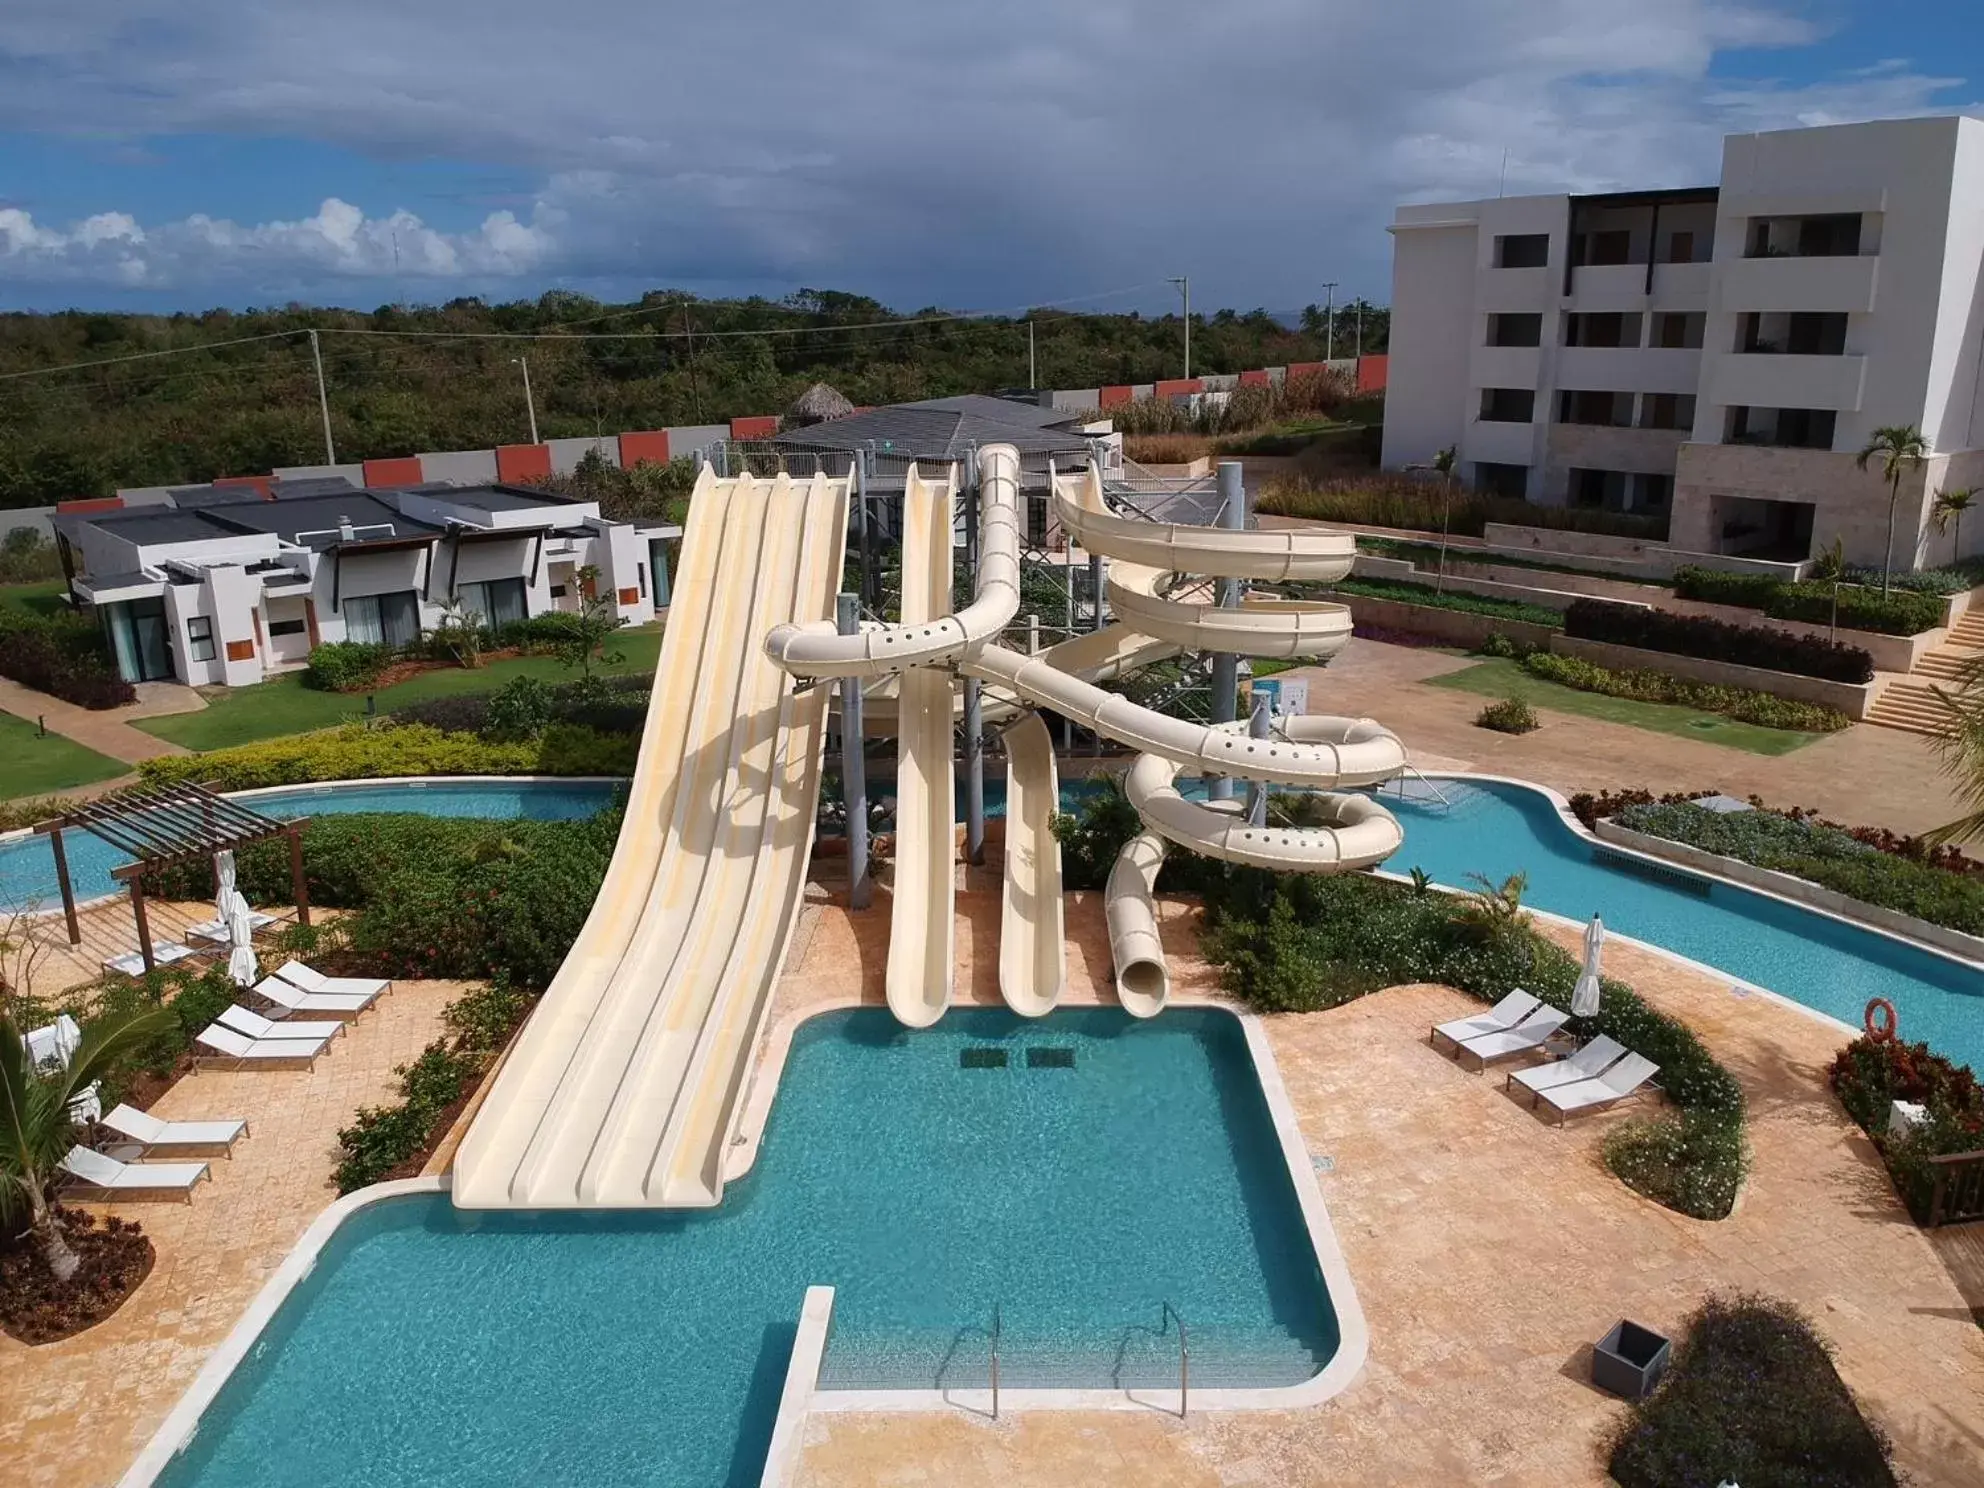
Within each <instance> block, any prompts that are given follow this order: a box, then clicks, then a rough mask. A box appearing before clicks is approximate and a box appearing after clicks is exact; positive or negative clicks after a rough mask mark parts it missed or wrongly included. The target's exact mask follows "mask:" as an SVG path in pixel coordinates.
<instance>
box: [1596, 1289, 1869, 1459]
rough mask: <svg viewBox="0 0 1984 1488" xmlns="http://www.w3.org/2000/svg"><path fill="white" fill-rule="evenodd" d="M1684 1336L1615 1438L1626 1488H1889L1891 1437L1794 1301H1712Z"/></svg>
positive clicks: (1693, 1317) (1697, 1313) (1686, 1324)
mask: <svg viewBox="0 0 1984 1488" xmlns="http://www.w3.org/2000/svg"><path fill="white" fill-rule="evenodd" d="M1681 1333H1682V1337H1681V1342H1680V1344H1679V1346H1678V1347H1677V1348H1676V1349H1675V1351H1674V1357H1673V1361H1672V1363H1671V1365H1670V1367H1669V1368H1668V1371H1667V1377H1666V1379H1665V1380H1663V1381H1662V1383H1661V1386H1660V1388H1659V1389H1658V1390H1657V1391H1655V1392H1654V1394H1653V1395H1652V1397H1651V1398H1649V1399H1647V1400H1644V1401H1641V1402H1639V1403H1638V1404H1636V1405H1634V1407H1633V1409H1632V1413H1631V1414H1630V1415H1629V1416H1628V1417H1627V1418H1626V1419H1625V1421H1624V1422H1622V1423H1621V1424H1620V1426H1619V1429H1618V1434H1617V1435H1616V1436H1615V1437H1614V1438H1613V1440H1612V1449H1611V1460H1610V1462H1609V1463H1608V1464H1607V1469H1608V1471H1609V1472H1610V1473H1611V1476H1612V1479H1613V1480H1614V1481H1615V1482H1617V1483H1619V1484H1620V1485H1621V1488H1713V1485H1715V1484H1718V1483H1740V1484H1741V1485H1742V1488H1894V1484H1895V1475H1894V1470H1893V1468H1892V1467H1890V1466H1889V1462H1888V1458H1889V1454H1890V1452H1891V1450H1892V1449H1891V1448H1890V1446H1889V1443H1888V1440H1887V1438H1886V1437H1885V1436H1884V1435H1883V1434H1882V1433H1881V1431H1880V1430H1879V1429H1878V1428H1877V1427H1875V1426H1874V1425H1872V1424H1871V1423H1869V1422H1868V1421H1867V1420H1866V1418H1865V1417H1863V1416H1862V1415H1861V1414H1860V1408H1859V1406H1858V1405H1856V1404H1855V1403H1854V1400H1853V1395H1852V1392H1851V1391H1849V1390H1848V1389H1847V1388H1846V1386H1845V1384H1844V1383H1843V1382H1842V1381H1841V1380H1840V1377H1839V1373H1838V1371H1837V1370H1835V1369H1834V1368H1833V1364H1832V1359H1831V1357H1830V1356H1829V1355H1828V1353H1827V1350H1826V1345H1825V1342H1824V1340H1822V1339H1821V1338H1820V1337H1819V1335H1818V1333H1817V1332H1816V1331H1815V1330H1814V1329H1813V1327H1812V1325H1811V1323H1810V1322H1808V1321H1807V1320H1806V1319H1805V1317H1804V1316H1803V1315H1802V1314H1800V1313H1799V1312H1798V1310H1797V1309H1796V1308H1794V1307H1793V1306H1791V1304H1789V1303H1787V1302H1780V1301H1775V1300H1772V1299H1769V1298H1764V1297H1749V1296H1714V1297H1710V1298H1709V1299H1708V1300H1707V1301H1705V1302H1704V1303H1703V1304H1702V1305H1701V1306H1700V1307H1699V1308H1697V1309H1696V1310H1695V1312H1694V1313H1693V1314H1692V1315H1691V1316H1689V1318H1688V1319H1687V1320H1686V1321H1685V1322H1684V1323H1683V1324H1682V1326H1681Z"/></svg>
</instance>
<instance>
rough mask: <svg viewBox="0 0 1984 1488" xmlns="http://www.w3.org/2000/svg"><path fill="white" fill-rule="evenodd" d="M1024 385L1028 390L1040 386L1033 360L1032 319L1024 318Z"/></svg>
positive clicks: (1038, 374)
mask: <svg viewBox="0 0 1984 1488" xmlns="http://www.w3.org/2000/svg"><path fill="white" fill-rule="evenodd" d="M1026 385H1027V387H1028V388H1029V389H1032V388H1037V387H1039V386H1040V370H1039V367H1038V365H1037V364H1036V363H1035V362H1034V359H1033V317H1032V316H1031V315H1029V316H1028V317H1027V318H1026Z"/></svg>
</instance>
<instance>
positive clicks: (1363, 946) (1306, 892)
mask: <svg viewBox="0 0 1984 1488" xmlns="http://www.w3.org/2000/svg"><path fill="white" fill-rule="evenodd" d="M1178 856H1181V857H1182V856H1189V855H1183V854H1180V855H1178ZM1195 861H1198V876H1199V881H1200V887H1201V889H1202V892H1203V893H1204V895H1205V918H1206V928H1205V932H1204V934H1203V935H1202V937H1201V941H1200V944H1201V948H1202V950H1203V951H1204V954H1205V956H1206V959H1207V960H1208V961H1210V962H1212V963H1213V964H1214V965H1216V966H1218V967H1219V968H1220V979H1221V984H1222V986H1223V987H1224V988H1225V989H1226V991H1227V992H1229V993H1230V994H1231V995H1233V996H1235V997H1237V998H1239V999H1240V1000H1242V1001H1244V1002H1246V1003H1248V1004H1249V1005H1251V1006H1253V1007H1256V1008H1258V1009H1260V1010H1262V1011H1264V1012H1308V1011H1313V1010H1315V1009H1318V1008H1326V1007H1335V1006H1338V1005H1339V1004H1341V1003H1344V1002H1348V1001H1350V1000H1352V999H1353V998H1356V997H1360V996H1362V995H1363V994H1364V993H1366V992H1370V991H1374V990H1376V989H1377V988H1380V987H1388V986H1395V985H1398V984H1400V983H1405V982H1441V983H1444V984H1446V985H1448V986H1451V987H1458V988H1460V989H1461V990H1462V991H1465V992H1469V993H1472V994H1473V995H1474V996H1476V997H1480V998H1483V999H1485V1000H1489V1001H1493V1000H1494V999H1497V998H1499V997H1501V996H1503V995H1504V994H1505V993H1507V992H1510V991H1512V990H1513V989H1515V988H1517V987H1524V988H1527V989H1528V990H1529V991H1530V992H1531V993H1533V994H1534V995H1536V996H1538V997H1541V998H1542V999H1544V1001H1546V1002H1549V1003H1551V1004H1553V1005H1555V1006H1557V1007H1561V1008H1566V1009H1568V1008H1569V1006H1570V1001H1571V994H1572V992H1573V991H1574V990H1575V988H1576V986H1577V979H1578V972H1579V969H1580V968H1579V964H1578V962H1577V960H1576V958H1574V957H1573V956H1571V955H1570V954H1569V953H1568V952H1567V951H1565V950H1563V949H1562V948H1560V947H1559V946H1557V945H1556V944H1554V943H1553V942H1551V941H1549V940H1546V939H1544V938H1543V937H1542V936H1541V935H1539V934H1537V933H1536V931H1535V930H1534V929H1533V928H1531V927H1530V926H1529V925H1528V924H1527V923H1526V922H1525V921H1524V918H1523V912H1522V910H1521V888H1522V886H1521V885H1520V883H1515V882H1511V883H1505V884H1500V885H1484V886H1483V892H1482V893H1480V894H1477V895H1474V896H1472V897H1471V898H1470V899H1469V900H1467V901H1464V902H1462V903H1461V904H1458V905H1457V904H1456V903H1455V902H1454V900H1453V899H1452V897H1451V896H1447V895H1440V894H1426V893H1415V892H1414V890H1413V889H1412V888H1411V887H1410V886H1407V885H1403V884H1395V883H1391V882H1388V881H1386V880H1383V879H1375V878H1370V877H1365V876H1361V875H1343V876H1331V877H1313V876H1307V875H1282V874H1271V873H1267V872H1264V871H1262V870H1259V869H1251V868H1234V867H1230V866H1227V865H1221V864H1209V863H1205V862H1203V861H1202V860H1195ZM1572 1027H1573V1028H1574V1029H1575V1031H1576V1032H1577V1033H1578V1034H1579V1035H1580V1036H1585V1037H1592V1036H1596V1035H1598V1034H1601V1033H1603V1034H1609V1035H1610V1036H1611V1037H1613V1038H1615V1039H1617V1040H1618V1041H1619V1042H1620V1043H1622V1044H1624V1045H1625V1046H1626V1047H1627V1048H1629V1049H1631V1050H1633V1051H1634V1052H1635V1053H1638V1054H1643V1055H1645V1056H1646V1057H1647V1058H1648V1059H1651V1060H1652V1061H1653V1062H1654V1063H1656V1064H1658V1065H1659V1066H1660V1075H1659V1077H1658V1078H1659V1083H1660V1086H1661V1088H1662V1089H1663V1090H1664V1091H1665V1092H1666V1094H1667V1097H1668V1099H1669V1100H1671V1101H1672V1102H1673V1103H1674V1105H1675V1106H1676V1107H1677V1108H1678V1114H1676V1115H1672V1116H1662V1117H1658V1118H1654V1119H1655V1120H1657V1121H1660V1122H1664V1123H1669V1124H1678V1125H1680V1126H1681V1127H1682V1130H1681V1131H1679V1132H1677V1133H1675V1134H1673V1135H1672V1136H1671V1137H1670V1136H1666V1135H1663V1138H1662V1141H1661V1144H1660V1145H1659V1146H1658V1147H1651V1146H1647V1147H1642V1148H1640V1149H1637V1150H1631V1151H1627V1150H1622V1151H1621V1152H1620V1153H1619V1154H1618V1156H1619V1158H1620V1165H1619V1166H1617V1167H1615V1168H1614V1172H1615V1173H1617V1174H1618V1176H1619V1177H1620V1178H1621V1179H1622V1180H1623V1181H1625V1182H1626V1183H1628V1184H1630V1185H1631V1186H1633V1187H1634V1188H1636V1189H1638V1190H1639V1191H1641V1192H1643V1193H1645V1194H1646V1195H1647V1196H1648V1197H1649V1198H1652V1199H1654V1200H1656V1201H1657V1202H1660V1203H1664V1204H1668V1205H1670V1207H1679V1208H1681V1210H1682V1212H1683V1213H1688V1214H1692V1215H1694V1216H1695V1217H1697V1218H1701V1219H1721V1218H1723V1217H1725V1216H1726V1215H1727V1214H1728V1213H1729V1210H1730V1207H1731V1206H1732V1205H1733V1204H1734V1203H1735V1200H1736V1193H1737V1191H1738V1189H1739V1188H1740V1187H1741V1186H1742V1181H1743V1175H1744V1171H1745V1167H1746V1163H1747V1157H1746V1152H1745V1147H1744V1142H1743V1138H1742V1127H1743V1112H1744V1100H1743V1090H1742V1087H1741V1086H1740V1085H1738V1084H1737V1082H1736V1080H1735V1077H1734V1076H1732V1075H1731V1074H1730V1073H1729V1072H1728V1071H1727V1070H1725V1069H1724V1068H1723V1067H1722V1066H1721V1065H1720V1064H1718V1063H1716V1061H1715V1059H1714V1058H1713V1057H1712V1056H1711V1055H1710V1054H1709V1052H1708V1051H1707V1049H1705V1048H1704V1047H1703V1046H1702V1043H1701V1041H1700V1040H1699V1039H1697V1038H1696V1037H1695V1035H1694V1034H1693V1032H1692V1031H1690V1030H1689V1029H1688V1028H1687V1027H1686V1026H1685V1025H1683V1024H1681V1023H1679V1022H1677V1021H1675V1020H1674V1019H1672V1018H1669V1017H1668V1016H1666V1015H1665V1014H1664V1013H1661V1012H1658V1011H1656V1010H1655V1009H1654V1008H1653V1007H1651V1006H1650V1005H1649V1004H1648V1003H1647V1002H1646V1001H1645V1000H1644V999H1642V998H1641V997H1640V996H1639V995H1638V994H1637V993H1636V992H1634V991H1633V990H1632V988H1630V987H1628V986H1626V985H1625V984H1624V983H1621V982H1616V981H1612V980H1610V979H1606V980H1604V981H1603V982H1602V983H1601V995H1600V1004H1599V1011H1598V1014H1597V1015H1596V1016H1595V1017H1592V1018H1585V1019H1576V1020H1573V1023H1572ZM1683 1206H1685V1207H1683Z"/></svg>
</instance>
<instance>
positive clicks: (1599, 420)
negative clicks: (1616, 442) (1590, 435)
mask: <svg viewBox="0 0 1984 1488" xmlns="http://www.w3.org/2000/svg"><path fill="white" fill-rule="evenodd" d="M1632 421H1633V395H1632V394H1631V393H1613V392H1589V391H1584V390H1581V389H1570V388H1566V389H1565V390H1564V392H1563V394H1562V395H1561V396H1560V397H1559V399H1558V402H1557V422H1558V423H1560V424H1606V425H1612V426H1615V427H1616V426H1619V425H1622V424H1630V423H1631V422H1632Z"/></svg>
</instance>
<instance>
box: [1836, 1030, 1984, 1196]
mask: <svg viewBox="0 0 1984 1488" xmlns="http://www.w3.org/2000/svg"><path fill="white" fill-rule="evenodd" d="M1831 1080H1832V1089H1833V1094H1835V1095H1837V1096H1838V1097H1839V1103H1840V1104H1841V1105H1842V1106H1844V1107H1845V1108H1846V1114H1847V1115H1849V1116H1851V1117H1852V1118H1853V1119H1854V1121H1856V1122H1858V1123H1859V1126H1860V1129H1861V1130H1862V1131H1864V1132H1865V1133H1866V1134H1867V1135H1868V1137H1869V1138H1871V1139H1872V1141H1873V1143H1874V1148H1875V1150H1876V1151H1878V1152H1879V1153H1880V1154H1881V1160H1882V1161H1883V1162H1884V1163H1886V1164H1887V1168H1888V1174H1889V1176H1890V1177H1892V1178H1893V1179H1894V1186H1895V1191H1896V1192H1897V1193H1899V1194H1900V1195H1901V1201H1902V1203H1904V1204H1905V1205H1907V1206H1908V1212H1909V1213H1910V1214H1912V1215H1914V1216H1915V1219H1916V1222H1917V1223H1924V1222H1926V1221H1927V1220H1928V1218H1929V1206H1930V1200H1931V1196H1932V1195H1933V1193H1934V1190H1935V1186H1936V1174H1935V1169H1934V1167H1933V1166H1932V1165H1931V1163H1930V1162H1929V1159H1930V1158H1932V1157H1940V1156H1944V1155H1946V1154H1948V1153H1952V1152H1976V1151H1978V1150H1979V1149H1984V1089H1980V1088H1979V1086H1978V1083H1977V1077H1976V1076H1975V1075H1974V1074H1972V1073H1971V1070H1970V1066H1969V1065H1967V1064H1956V1063H1953V1062H1952V1061H1950V1060H1948V1059H1945V1058H1944V1057H1943V1056H1942V1055H1940V1054H1932V1053H1931V1052H1930V1051H1929V1046H1928V1045H1927V1044H1926V1043H1914V1044H1905V1043H1903V1042H1901V1040H1900V1039H1898V1038H1896V1039H1875V1038H1868V1037H1867V1036H1865V1035H1864V1034H1863V1035H1862V1036H1861V1037H1859V1038H1857V1039H1855V1040H1854V1041H1853V1042H1852V1043H1850V1044H1848V1045H1847V1046H1846V1047H1845V1048H1844V1049H1841V1050H1840V1051H1839V1056H1838V1057H1837V1058H1836V1059H1834V1060H1833V1065H1832V1073H1831ZM1898 1100H1902V1101H1913V1102H1915V1103H1916V1104H1917V1105H1921V1106H1924V1107H1926V1108H1927V1110H1928V1116H1927V1118H1926V1119H1925V1120H1924V1121H1923V1122H1922V1123H1921V1124H1920V1125H1919V1126H1916V1127H1914V1128H1912V1129H1911V1130H1910V1131H1909V1132H1908V1133H1907V1134H1905V1135H1903V1136H1899V1137H1897V1136H1892V1135H1890V1134H1889V1132H1888V1114H1889V1110H1890V1108H1891V1105H1892V1103H1893V1102H1895V1101H1898Z"/></svg>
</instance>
